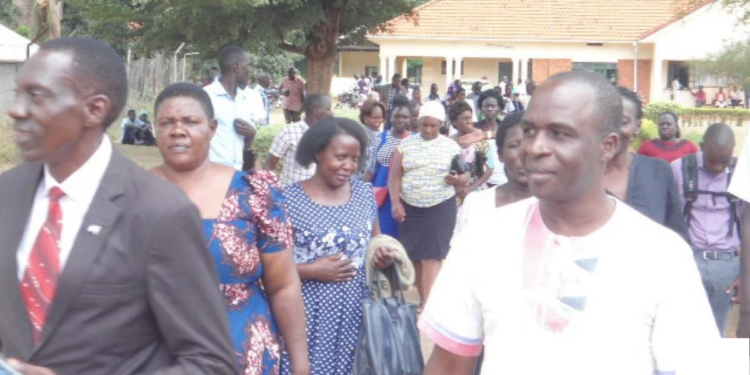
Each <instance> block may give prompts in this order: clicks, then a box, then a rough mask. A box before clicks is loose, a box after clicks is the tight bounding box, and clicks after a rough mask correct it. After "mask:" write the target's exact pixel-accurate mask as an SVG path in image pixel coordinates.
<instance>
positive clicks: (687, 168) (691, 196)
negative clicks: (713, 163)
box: [682, 154, 740, 236]
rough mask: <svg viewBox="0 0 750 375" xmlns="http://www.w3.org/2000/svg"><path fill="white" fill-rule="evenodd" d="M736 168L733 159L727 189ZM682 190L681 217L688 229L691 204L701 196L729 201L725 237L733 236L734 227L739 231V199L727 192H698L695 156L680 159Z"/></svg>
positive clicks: (735, 159)
mask: <svg viewBox="0 0 750 375" xmlns="http://www.w3.org/2000/svg"><path fill="white" fill-rule="evenodd" d="M736 166H737V158H736V157H733V158H732V161H731V162H730V163H729V176H728V177H729V178H728V179H727V188H728V187H729V183H730V182H731V181H732V175H733V174H734V169H735V167H736ZM682 190H683V195H684V196H685V209H684V211H683V215H684V217H685V222H686V224H687V226H688V228H690V212H691V211H692V209H693V203H695V201H696V200H698V196H699V195H701V194H705V195H710V196H712V197H713V199H714V200H715V199H716V198H717V197H723V198H725V199H726V200H727V201H729V205H730V207H729V210H730V215H731V218H730V219H729V220H730V225H729V233H727V236H732V235H734V227H735V225H736V226H737V233H739V231H740V229H739V228H740V219H739V217H738V216H737V206H738V205H739V202H740V200H739V198H737V197H735V196H734V195H732V194H729V192H726V191H725V192H716V191H706V190H700V189H698V156H697V155H696V154H690V155H687V156H685V157H684V158H682Z"/></svg>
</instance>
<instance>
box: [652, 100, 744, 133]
mask: <svg viewBox="0 0 750 375" xmlns="http://www.w3.org/2000/svg"><path fill="white" fill-rule="evenodd" d="M665 111H671V112H674V113H676V114H677V115H679V116H680V124H681V125H682V126H685V127H693V126H708V125H711V124H714V123H717V122H721V123H724V124H727V125H730V126H742V125H744V123H746V122H750V110H747V109H731V108H713V107H703V108H684V107H682V106H681V105H679V104H677V103H674V102H654V103H651V104H649V105H648V106H647V107H646V110H645V113H644V117H645V118H647V119H649V120H651V121H653V122H658V121H659V115H661V114H662V113H664V112H665Z"/></svg>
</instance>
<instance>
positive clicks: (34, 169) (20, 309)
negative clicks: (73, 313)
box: [0, 164, 43, 358]
mask: <svg viewBox="0 0 750 375" xmlns="http://www.w3.org/2000/svg"><path fill="white" fill-rule="evenodd" d="M19 168H24V169H26V170H25V171H24V173H23V174H22V175H21V176H20V178H19V179H18V181H17V182H16V183H13V185H12V186H7V187H5V188H6V189H8V190H6V191H5V194H4V201H3V202H1V203H0V206H1V207H2V209H0V223H2V225H0V238H1V239H2V244H3V245H0V249H2V250H0V285H2V286H3V288H2V289H3V290H0V306H9V307H8V308H7V309H4V311H7V312H8V313H9V314H8V315H7V316H4V315H3V314H0V319H9V320H11V322H10V323H11V324H12V326H15V327H18V329H15V330H12V331H11V333H12V334H13V335H14V337H13V342H14V343H15V344H16V346H17V348H18V349H20V350H21V353H22V357H24V358H28V357H29V356H30V355H31V351H32V348H33V341H32V330H31V321H30V320H29V314H28V311H27V310H26V303H25V302H24V299H23V295H22V294H21V285H20V283H19V281H18V261H17V258H16V254H17V253H18V247H19V246H20V244H21V238H22V237H23V234H24V232H25V229H26V224H27V222H28V220H29V216H30V214H31V207H32V206H33V204H34V196H35V195H36V190H37V187H38V186H39V181H40V180H41V178H42V175H43V173H42V165H41V164H28V165H22V166H21V167H19Z"/></svg>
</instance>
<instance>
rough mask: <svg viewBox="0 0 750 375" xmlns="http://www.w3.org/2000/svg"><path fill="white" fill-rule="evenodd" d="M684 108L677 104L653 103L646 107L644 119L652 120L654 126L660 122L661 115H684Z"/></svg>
mask: <svg viewBox="0 0 750 375" xmlns="http://www.w3.org/2000/svg"><path fill="white" fill-rule="evenodd" d="M683 110H684V108H683V107H682V106H681V105H679V104H677V103H675V102H653V103H650V104H649V105H648V106H646V110H645V111H644V116H643V117H644V119H648V120H651V121H652V122H653V123H654V124H656V123H658V122H659V115H661V114H662V113H664V112H666V111H670V112H674V113H676V114H678V115H681V114H682V111H683Z"/></svg>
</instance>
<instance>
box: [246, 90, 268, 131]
mask: <svg viewBox="0 0 750 375" xmlns="http://www.w3.org/2000/svg"><path fill="white" fill-rule="evenodd" d="M258 87H260V85H258ZM245 96H246V99H247V106H245V108H244V113H241V114H240V118H241V119H243V120H245V121H247V122H249V123H250V124H252V125H253V126H255V127H256V128H257V125H258V124H265V123H266V106H265V104H263V96H261V95H260V92H259V91H258V90H256V89H255V88H250V86H248V87H247V88H246V89H245Z"/></svg>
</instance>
